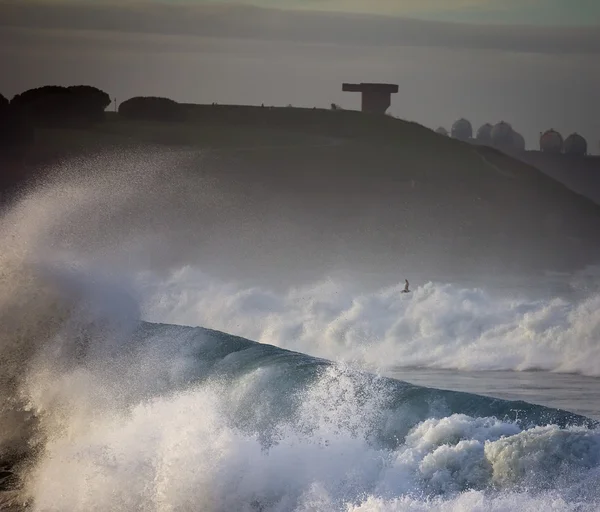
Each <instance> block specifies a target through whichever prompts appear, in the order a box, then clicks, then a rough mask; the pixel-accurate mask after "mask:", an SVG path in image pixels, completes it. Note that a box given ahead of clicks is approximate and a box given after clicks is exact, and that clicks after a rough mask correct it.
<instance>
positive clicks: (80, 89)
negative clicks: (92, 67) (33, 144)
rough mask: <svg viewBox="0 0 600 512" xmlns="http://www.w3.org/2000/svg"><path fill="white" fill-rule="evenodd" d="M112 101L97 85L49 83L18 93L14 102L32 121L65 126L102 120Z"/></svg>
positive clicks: (12, 103)
mask: <svg viewBox="0 0 600 512" xmlns="http://www.w3.org/2000/svg"><path fill="white" fill-rule="evenodd" d="M110 102H111V101H110V96H109V95H108V94H107V93H105V92H104V91H101V90H100V89H97V88H96V87H91V86H88V85H77V86H71V87H61V86H57V85H46V86H44V87H38V88H35V89H29V90H27V91H25V92H23V93H21V94H17V95H16V96H15V97H14V98H13V99H12V100H11V102H10V103H11V105H12V106H13V107H14V108H16V109H17V110H18V111H19V113H20V114H21V115H22V116H24V117H25V118H27V119H28V120H29V121H30V122H32V123H35V124H49V125H58V126H64V125H69V124H73V123H81V122H86V123H88V122H95V121H99V120H101V119H102V118H103V116H104V110H105V109H106V107H107V106H108V105H110Z"/></svg>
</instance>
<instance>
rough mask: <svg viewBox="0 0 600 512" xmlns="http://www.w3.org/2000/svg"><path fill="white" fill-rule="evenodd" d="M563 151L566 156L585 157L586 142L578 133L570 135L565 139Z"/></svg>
mask: <svg viewBox="0 0 600 512" xmlns="http://www.w3.org/2000/svg"><path fill="white" fill-rule="evenodd" d="M564 150H565V154H567V155H581V156H583V155H587V141H586V140H585V139H584V138H583V137H582V136H581V135H579V134H578V133H572V134H571V135H569V136H568V137H567V138H566V139H565V143H564Z"/></svg>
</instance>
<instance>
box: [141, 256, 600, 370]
mask: <svg viewBox="0 0 600 512" xmlns="http://www.w3.org/2000/svg"><path fill="white" fill-rule="evenodd" d="M138 284H139V288H140V290H143V293H142V297H143V302H142V304H143V310H144V314H145V316H146V317H147V318H148V319H152V320H155V321H162V322H170V323H177V324H186V325H204V326H210V327H211V328H215V329H219V330H225V331H227V332H232V333H234V334H238V335H242V336H246V337H249V338H251V339H255V340H258V341H260V342H263V343H269V344H273V345H277V346H279V347H283V348H289V349H292V350H298V351H300V352H305V353H308V354H312V355H315V356H319V357H325V358H328V359H332V360H335V361H344V362H356V363H361V364H364V365H367V366H368V367H371V368H378V369H386V368H390V367H432V368H443V369H458V370H548V371H555V372H566V373H580V374H583V375H588V376H600V295H599V294H598V293H588V294H586V295H584V296H583V297H582V298H579V299H565V298H559V297H557V298H550V299H539V300H528V299H525V298H501V297H498V296H497V295H491V294H489V293H487V292H486V291H485V290H483V289H481V288H461V287H459V286H457V285H453V284H442V283H432V282H429V283H425V284H422V285H419V284H413V287H414V289H413V292H412V293H410V294H402V293H400V292H401V290H402V288H403V286H404V285H403V284H402V285H400V284H397V285H392V286H390V287H387V288H384V289H380V290H376V291H371V292H368V293H364V292H362V293H361V292H359V291H357V290H356V289H353V288H352V287H350V286H346V285H344V284H343V283H340V282H337V281H334V280H325V281H322V282H320V283H316V284H315V285H314V286H307V287H303V288H296V289H293V290H291V291H289V292H288V293H286V294H277V293H274V292H271V291H269V290H264V289H261V288H241V287H239V286H237V285H235V284H230V283H222V282H218V281H216V280H214V279H212V278H210V277H209V276H207V275H206V274H204V273H202V272H201V271H200V270H198V269H196V268H194V267H184V268H181V269H180V270H178V271H176V272H173V273H172V274H171V275H170V276H169V277H167V278H159V277H157V276H154V275H152V274H149V273H143V274H141V275H140V276H139V278H138Z"/></svg>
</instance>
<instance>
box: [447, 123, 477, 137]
mask: <svg viewBox="0 0 600 512" xmlns="http://www.w3.org/2000/svg"><path fill="white" fill-rule="evenodd" d="M451 133H452V137H453V138H455V139H459V140H469V139H470V138H471V137H473V127H472V126H471V123H470V122H469V121H467V120H466V119H459V120H458V121H456V122H455V123H454V124H453V125H452V131H451Z"/></svg>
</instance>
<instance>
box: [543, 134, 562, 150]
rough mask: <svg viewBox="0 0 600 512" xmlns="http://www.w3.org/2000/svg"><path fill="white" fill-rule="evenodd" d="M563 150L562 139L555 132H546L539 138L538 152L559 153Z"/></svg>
mask: <svg viewBox="0 0 600 512" xmlns="http://www.w3.org/2000/svg"><path fill="white" fill-rule="evenodd" d="M562 149H563V138H562V135H561V134H560V133H558V132H557V131H555V130H552V129H550V130H548V131H546V132H544V133H543V134H542V136H541V137H540V150H541V151H544V152H545V153H561V152H562Z"/></svg>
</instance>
